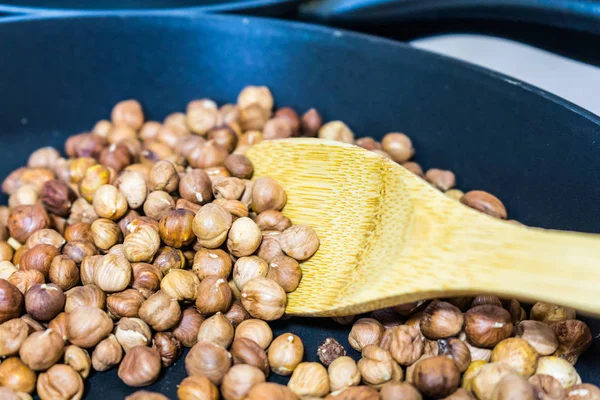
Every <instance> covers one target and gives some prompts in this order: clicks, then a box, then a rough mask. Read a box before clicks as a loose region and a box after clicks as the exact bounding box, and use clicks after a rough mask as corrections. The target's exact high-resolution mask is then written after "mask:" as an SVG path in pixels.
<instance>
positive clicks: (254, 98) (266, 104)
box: [237, 86, 274, 112]
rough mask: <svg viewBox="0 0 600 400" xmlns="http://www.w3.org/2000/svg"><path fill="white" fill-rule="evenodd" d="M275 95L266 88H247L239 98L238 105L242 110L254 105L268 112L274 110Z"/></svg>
mask: <svg viewBox="0 0 600 400" xmlns="http://www.w3.org/2000/svg"><path fill="white" fill-rule="evenodd" d="M273 103H274V102H273V95H272V94H271V91H270V90H269V88H268V87H266V86H246V87H245V88H244V89H242V91H241V92H240V94H239V95H238V98H237V104H238V106H239V107H240V108H246V107H248V106H250V105H252V104H257V105H258V106H259V107H260V108H262V109H263V110H266V111H269V112H270V111H271V110H272V109H273Z"/></svg>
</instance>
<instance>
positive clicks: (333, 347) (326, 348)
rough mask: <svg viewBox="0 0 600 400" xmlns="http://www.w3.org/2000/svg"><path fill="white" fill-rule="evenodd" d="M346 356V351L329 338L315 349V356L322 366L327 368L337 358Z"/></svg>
mask: <svg viewBox="0 0 600 400" xmlns="http://www.w3.org/2000/svg"><path fill="white" fill-rule="evenodd" d="M345 355H346V349H344V346H342V345H341V344H340V343H339V342H338V341H337V340H335V339H334V338H332V337H330V338H327V339H325V340H324V341H323V343H321V345H320V346H319V347H318V348H317V356H319V360H320V361H321V363H322V364H323V365H325V366H326V367H328V366H329V365H331V363H332V362H333V361H335V360H336V359H338V358H339V357H343V356H345Z"/></svg>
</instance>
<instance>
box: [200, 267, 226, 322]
mask: <svg viewBox="0 0 600 400" xmlns="http://www.w3.org/2000/svg"><path fill="white" fill-rule="evenodd" d="M232 298H233V294H232V292H231V288H230V287H229V285H228V284H227V281H226V280H225V279H223V278H219V277H217V276H214V275H209V276H207V277H206V278H204V280H202V282H200V284H199V286H198V297H197V298H196V308H197V309H198V311H200V312H201V313H202V314H214V313H216V312H226V311H227V310H228V309H229V306H230V305H231V301H232Z"/></svg>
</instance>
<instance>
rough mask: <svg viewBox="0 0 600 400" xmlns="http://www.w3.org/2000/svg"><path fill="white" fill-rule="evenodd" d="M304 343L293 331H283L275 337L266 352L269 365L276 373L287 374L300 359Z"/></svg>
mask: <svg viewBox="0 0 600 400" xmlns="http://www.w3.org/2000/svg"><path fill="white" fill-rule="evenodd" d="M303 356H304V345H303V344H302V340H301V339H300V338H299V337H298V336H296V335H294V334H293V333H284V334H283V335H280V336H278V337H276V338H275V339H274V340H273V342H272V343H271V346H270V347H269V352H268V353H267V359H268V361H269V367H271V371H273V372H274V373H276V374H277V375H282V376H289V375H291V374H292V372H293V371H294V368H296V366H297V365H298V364H300V362H301V361H302V357H303Z"/></svg>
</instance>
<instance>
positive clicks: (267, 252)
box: [257, 231, 285, 262]
mask: <svg viewBox="0 0 600 400" xmlns="http://www.w3.org/2000/svg"><path fill="white" fill-rule="evenodd" d="M267 232H268V233H269V234H267V235H265V232H263V240H262V242H261V244H260V247H259V248H258V252H257V255H258V256H259V257H260V258H262V259H263V260H265V261H266V262H271V260H273V259H274V258H275V257H277V256H284V255H285V254H284V253H283V250H281V245H280V244H279V240H277V237H279V236H280V234H281V233H280V232H279V231H267ZM271 232H275V233H276V235H273V234H272V233H271Z"/></svg>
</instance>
